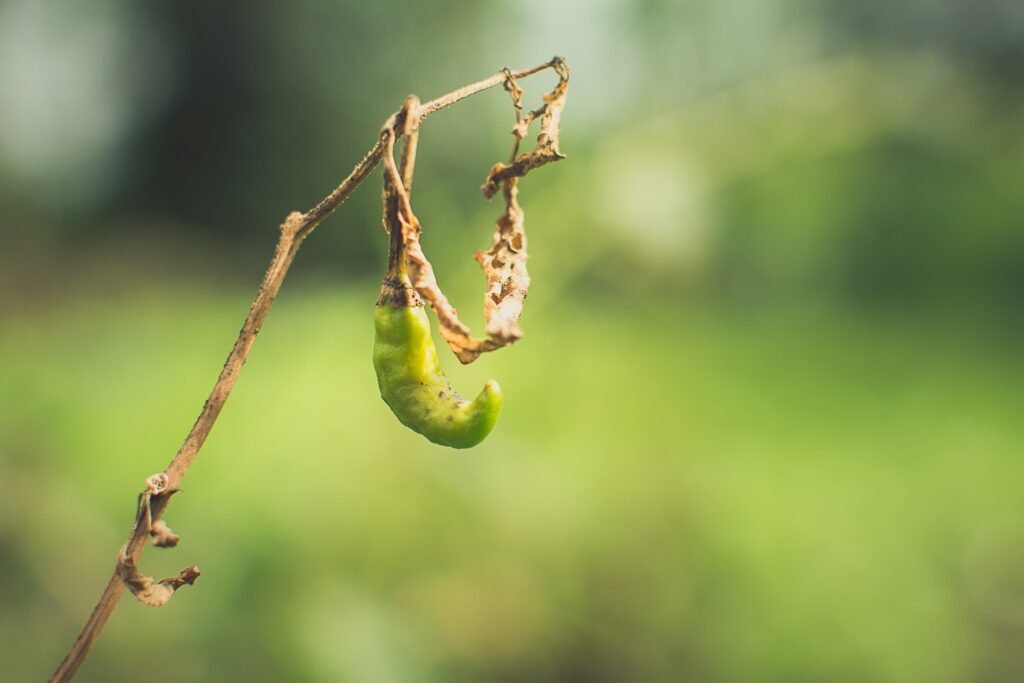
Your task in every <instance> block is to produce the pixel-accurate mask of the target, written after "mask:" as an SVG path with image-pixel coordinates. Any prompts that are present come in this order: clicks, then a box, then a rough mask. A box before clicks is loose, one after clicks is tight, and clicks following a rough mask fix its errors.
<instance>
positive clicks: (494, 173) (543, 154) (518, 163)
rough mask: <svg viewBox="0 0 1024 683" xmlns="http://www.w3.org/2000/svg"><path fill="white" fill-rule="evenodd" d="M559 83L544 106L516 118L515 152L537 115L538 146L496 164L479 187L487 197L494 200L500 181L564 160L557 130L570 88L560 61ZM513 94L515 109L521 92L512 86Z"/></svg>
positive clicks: (513, 131)
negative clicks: (504, 162)
mask: <svg viewBox="0 0 1024 683" xmlns="http://www.w3.org/2000/svg"><path fill="white" fill-rule="evenodd" d="M554 68H555V71H557V72H558V75H559V77H560V80H559V81H558V85H556V86H555V89H554V90H552V91H551V92H549V93H547V94H546V95H544V104H543V105H542V106H541V107H540V108H539V109H536V110H534V111H531V112H530V113H529V114H527V115H526V116H525V117H522V118H519V117H518V116H517V117H516V125H515V127H514V128H513V129H512V134H513V135H515V136H516V150H517V151H518V149H519V141H520V140H522V139H523V138H525V137H526V129H527V127H528V126H529V125H530V123H531V122H532V121H533V120H534V119H536V118H537V117H538V116H540V134H539V135H537V143H536V145H535V146H534V148H533V150H531V151H529V152H523V153H522V154H520V155H518V156H515V155H513V159H512V161H511V162H510V163H507V164H495V165H494V166H492V167H491V170H490V172H489V173H488V174H487V179H486V180H485V181H484V184H483V185H482V186H481V187H480V190H481V191H482V192H483V193H484V196H485V197H487V198H491V197H493V196H494V195H495V194H497V193H498V190H499V189H501V184H502V182H503V181H507V180H512V179H515V178H522V177H523V176H525V175H526V174H527V173H529V172H530V171H532V170H533V169H535V168H539V167H541V166H543V165H545V164H548V163H550V162H552V161H559V160H560V159H564V158H565V155H563V154H562V152H561V151H560V150H559V149H558V131H559V125H560V124H561V121H562V110H563V109H564V108H565V96H566V92H567V89H568V87H569V67H568V66H567V65H566V64H565V62H563V61H562V60H561V59H559V60H558V61H557V62H556V63H555V65H554ZM508 89H509V91H510V92H511V93H512V98H513V101H514V102H515V104H516V107H517V110H518V98H519V94H520V93H521V92H522V91H520V90H519V89H518V87H517V86H515V85H514V84H513V86H512V87H511V88H508Z"/></svg>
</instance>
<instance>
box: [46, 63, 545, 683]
mask: <svg viewBox="0 0 1024 683" xmlns="http://www.w3.org/2000/svg"><path fill="white" fill-rule="evenodd" d="M560 64H563V62H562V60H561V58H558V57H556V58H554V59H552V60H551V61H548V62H545V63H543V64H539V65H537V66H534V67H531V68H529V69H522V70H520V71H515V72H509V71H508V70H507V69H506V70H504V71H502V72H499V73H498V74H495V75H494V76H491V77H489V78H485V79H483V80H481V81H478V82H476V83H472V84H470V85H467V86H465V87H463V88H459V89H458V90H454V91H452V92H450V93H447V94H445V95H442V96H441V97H438V98H436V99H434V100H430V101H429V102H426V103H424V104H422V105H419V106H418V107H416V113H417V124H418V122H419V121H422V120H423V119H425V118H426V117H427V116H429V115H430V114H433V113H434V112H438V111H440V110H442V109H444V108H446V107H449V106H451V105H452V104H455V103H456V102H458V101H459V100H462V99H465V98H466V97H469V96H471V95H475V94H477V93H480V92H483V91H485V90H488V89H489V88H493V87H494V86H496V85H501V84H502V83H504V82H505V81H506V80H507V79H508V78H513V79H515V78H526V77H528V76H531V75H533V74H536V73H540V72H541V71H544V70H546V69H555V70H556V71H558V69H559V66H558V65H560ZM559 73H561V72H559ZM408 110H409V108H408V107H405V108H403V110H402V111H400V112H398V113H396V114H395V115H393V116H392V117H391V118H390V119H389V120H388V124H387V127H386V129H385V130H384V131H383V132H382V133H381V135H380V136H379V137H378V138H377V141H376V142H375V143H374V145H373V146H372V147H371V148H370V150H369V151H368V152H367V153H366V155H365V156H364V157H363V159H362V160H361V161H360V162H359V163H358V164H356V167H355V168H354V169H352V172H351V173H349V175H348V176H347V177H346V178H345V179H344V180H343V181H342V182H341V184H339V185H338V186H337V187H336V188H335V189H334V190H332V191H331V193H330V194H328V195H327V196H326V197H324V199H323V200H321V201H320V202H319V203H318V204H317V205H316V206H314V207H313V208H312V209H310V210H309V211H307V212H306V213H300V212H297V211H296V212H293V213H291V214H289V215H288V217H287V218H285V221H284V222H283V223H282V224H281V226H280V234H279V236H278V241H277V246H276V247H275V249H274V256H273V259H272V260H271V262H270V265H269V266H268V267H267V271H266V273H264V275H263V281H262V283H261V284H260V288H259V291H258V292H257V294H256V298H255V299H254V300H253V302H252V305H251V306H250V308H249V314H248V315H247V316H246V319H245V323H244V324H243V325H242V329H241V331H240V332H239V333H238V339H237V340H236V341H235V344H234V346H233V347H232V348H231V352H230V353H229V354H228V357H227V360H226V361H225V362H224V367H223V369H222V370H221V372H220V375H219V376H218V377H217V381H216V383H215V384H214V386H213V390H212V391H211V392H210V396H209V398H207V399H206V403H205V404H204V405H203V409H202V411H201V412H200V414H199V417H198V418H197V419H196V422H195V424H194V425H193V426H192V429H191V430H190V431H189V433H188V436H187V437H186V438H185V441H184V443H182V445H181V448H180V449H178V452H177V453H176V454H175V456H174V458H173V459H172V460H171V462H170V464H169V465H168V466H167V468H166V469H165V470H164V471H163V472H161V473H159V474H156V475H153V476H152V477H150V478H149V480H147V486H146V490H145V491H143V493H142V494H140V501H139V508H138V511H137V514H136V516H135V522H134V524H133V525H132V529H131V533H130V535H129V537H128V541H127V542H126V543H125V544H124V546H123V547H122V548H121V550H120V552H119V553H118V558H117V564H116V567H115V570H114V573H113V575H112V576H111V578H110V580H109V581H108V582H107V586H106V588H105V589H104V590H103V593H102V595H100V599H99V602H98V603H97V604H96V607H95V608H94V609H93V611H92V614H91V615H90V616H89V619H88V621H86V623H85V626H84V627H83V628H82V631H81V633H80V634H79V635H78V638H77V639H76V640H75V642H74V644H73V645H72V646H71V649H70V650H69V651H68V653H67V655H66V656H65V658H64V660H63V661H62V662H61V664H60V666H59V667H58V668H57V671H56V672H54V674H53V676H52V677H51V678H50V683H63V682H65V681H70V680H71V679H72V678H73V677H74V675H75V673H76V672H77V671H78V669H79V667H81V665H82V663H83V662H84V661H85V658H86V657H87V656H88V654H89V651H90V650H91V649H92V646H93V645H94V644H95V642H96V640H97V639H98V638H99V636H100V633H102V631H103V627H104V626H105V625H106V623H107V621H108V620H109V619H110V615H111V614H112V613H113V611H114V608H115V607H116V606H117V604H118V601H119V600H120V598H121V595H122V594H123V593H124V588H125V586H127V587H128V588H129V589H130V590H131V591H132V592H133V593H134V595H135V596H136V597H137V598H138V599H139V601H140V602H142V603H144V604H147V605H152V606H160V605H163V604H166V603H167V601H168V600H169V599H170V597H171V596H172V595H173V594H174V592H175V591H176V590H177V589H178V588H180V587H181V586H184V585H186V584H189V585H191V584H192V583H194V582H195V580H196V578H197V577H198V576H199V570H198V569H197V568H196V567H195V565H192V566H189V567H186V568H185V569H183V570H182V571H181V573H180V574H179V575H178V576H176V577H173V578H169V579H163V580H162V581H157V580H155V579H154V578H152V577H149V576H144V575H142V574H140V573H139V571H138V564H139V558H140V557H141V555H142V552H143V550H144V549H145V547H146V540H147V539H148V538H152V540H153V544H154V545H155V546H157V547H161V548H165V547H173V546H175V545H177V543H178V540H179V537H178V536H177V535H176V534H174V533H173V532H172V531H171V530H170V527H168V526H167V524H166V523H165V522H164V521H163V520H162V519H161V517H162V516H163V513H164V511H165V510H166V508H167V505H168V503H169V502H170V499H171V497H172V496H173V495H174V494H175V493H177V492H178V491H179V488H178V485H179V483H180V482H181V479H182V478H183V477H184V476H185V474H186V473H187V472H188V469H189V467H191V465H192V463H193V461H194V460H195V458H196V456H197V455H198V453H199V451H200V449H201V448H202V447H203V444H204V443H205V442H206V438H207V437H208V436H209V434H210V431H211V430H212V429H213V425H214V423H215V422H216V421H217V418H218V417H219V415H220V412H221V410H222V409H223V407H224V404H225V402H226V401H227V399H228V396H229V395H230V394H231V390H232V389H233V388H234V385H235V381H236V380H237V379H238V375H239V373H241V371H242V367H243V366H244V365H245V360H246V358H247V357H248V356H249V352H250V351H251V350H252V346H253V344H254V343H255V341H256V337H257V335H258V334H259V332H260V330H261V329H262V328H263V323H264V322H265V321H266V318H267V314H268V313H269V312H270V307H271V306H272V305H273V303H274V299H275V298H276V297H277V293H278V291H279V290H280V288H281V284H282V283H283V282H284V278H285V275H287V273H288V269H289V268H290V267H291V264H292V261H293V260H294V259H295V255H296V254H297V253H298V250H299V247H300V246H301V245H302V242H303V240H305V238H306V237H307V236H308V235H309V234H310V233H311V232H312V231H313V229H314V228H316V226H317V225H319V224H320V222H321V221H322V220H323V219H324V218H326V217H327V216H329V215H330V214H331V213H332V212H333V211H334V210H335V209H337V208H338V207H339V206H340V205H341V204H342V203H343V202H344V201H345V200H346V199H348V198H349V197H350V196H351V195H352V193H353V192H355V190H356V189H357V188H358V187H359V185H360V183H362V182H363V180H365V179H366V177H367V176H368V175H370V173H371V172H372V171H373V169H374V168H376V166H377V164H378V163H380V161H381V158H382V156H383V154H384V152H385V150H386V149H387V148H388V142H389V139H390V142H391V144H392V145H393V141H394V139H395V138H396V137H399V136H401V135H402V134H403V133H404V132H405V131H406V126H405V120H404V116H405V112H407V111H408ZM412 153H413V154H414V153H415V149H414V148H413V150H412ZM409 176H410V177H409V182H410V183H411V170H410V173H409ZM406 201H408V200H407V199H406Z"/></svg>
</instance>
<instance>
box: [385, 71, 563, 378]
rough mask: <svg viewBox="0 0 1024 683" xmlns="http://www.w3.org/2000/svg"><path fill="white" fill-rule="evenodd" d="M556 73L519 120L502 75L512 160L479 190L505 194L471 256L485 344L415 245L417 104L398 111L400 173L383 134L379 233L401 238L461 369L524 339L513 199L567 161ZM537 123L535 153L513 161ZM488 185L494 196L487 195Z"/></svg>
mask: <svg viewBox="0 0 1024 683" xmlns="http://www.w3.org/2000/svg"><path fill="white" fill-rule="evenodd" d="M554 68H555V70H556V71H557V72H558V74H559V76H560V80H559V82H558V84H557V85H556V86H555V88H554V90H553V91H552V92H551V93H548V94H547V95H545V96H544V105H542V106H541V107H540V108H539V109H536V110H534V111H531V112H530V113H528V114H527V115H526V116H525V117H522V116H520V111H521V106H520V98H521V97H522V90H521V89H520V88H519V87H518V84H517V83H516V82H515V79H513V78H512V75H511V73H510V72H507V76H508V80H507V82H506V86H505V87H506V90H508V91H509V92H510V94H511V95H512V100H513V104H514V106H515V109H516V125H515V127H514V128H513V131H512V133H513V135H515V137H516V142H515V147H514V149H513V158H514V160H513V161H512V163H510V164H497V165H495V166H494V167H493V168H492V169H491V172H490V173H489V174H488V177H487V182H486V183H485V184H484V186H483V188H482V189H483V191H484V194H485V195H486V196H488V197H490V196H493V194H494V193H495V192H497V189H498V188H499V187H500V188H502V189H503V190H504V195H505V211H504V213H503V214H502V215H501V216H500V217H499V218H498V221H497V224H496V226H495V230H494V235H493V239H492V244H491V247H490V249H488V250H487V251H479V252H477V253H476V254H474V258H475V259H476V260H477V262H478V263H479V264H480V266H481V268H483V271H484V277H485V278H486V280H487V290H486V292H485V294H484V318H485V321H486V331H487V338H486V339H479V338H475V337H473V335H472V331H471V330H470V328H469V327H468V326H467V325H466V324H465V323H463V322H462V321H461V320H460V319H459V316H458V312H457V310H456V309H455V307H454V306H452V304H451V302H450V301H449V300H448V297H447V296H445V294H444V292H443V291H442V290H441V287H440V286H439V285H438V283H437V278H436V276H435V275H434V268H433V266H432V265H431V263H430V261H429V260H428V259H427V257H426V254H424V253H423V247H422V246H421V245H420V241H419V240H420V233H421V232H422V228H421V226H420V223H419V219H417V218H416V215H415V214H414V213H413V211H412V205H411V202H410V199H409V191H408V190H409V187H410V185H411V182H412V169H413V165H414V163H415V153H416V143H417V138H418V133H419V126H418V115H417V111H416V108H417V106H418V100H412V99H410V100H407V101H406V105H405V107H404V108H403V110H402V112H401V113H402V114H404V116H405V121H404V124H405V125H404V130H403V132H404V135H405V137H406V146H405V150H404V153H403V156H402V161H401V167H402V168H401V170H400V169H399V168H398V166H397V165H396V164H395V160H394V145H395V137H396V136H395V135H394V133H393V132H389V131H390V129H388V128H386V129H385V134H386V150H385V153H384V155H383V160H384V165H385V171H384V224H385V229H386V230H387V231H388V232H389V233H393V231H399V232H398V234H400V235H401V236H402V240H401V244H400V245H399V248H401V249H402V251H404V257H405V265H406V267H407V269H408V274H409V278H410V280H411V282H412V285H413V287H415V289H416V291H417V292H419V294H420V296H422V297H423V298H424V299H425V300H426V301H427V303H429V304H430V307H431V308H432V309H433V310H434V312H435V313H436V314H437V319H438V326H439V328H440V331H441V336H443V337H444V339H445V341H446V342H447V343H448V346H449V347H450V348H451V349H452V351H453V352H454V353H455V356H456V358H458V359H459V361H460V362H462V363H472V362H473V361H474V360H476V359H477V358H478V357H479V356H480V354H482V353H485V352H488V351H494V350H496V349H499V348H501V347H503V346H507V345H509V344H512V343H513V342H515V341H517V340H518V339H520V338H522V336H523V333H522V330H520V329H519V326H518V320H519V317H520V316H521V315H522V312H523V304H524V302H525V300H526V296H527V293H528V291H529V287H530V276H529V273H528V272H527V269H526V258H527V251H526V232H525V230H524V220H523V219H524V214H523V210H522V207H521V206H520V205H519V202H518V201H517V198H516V196H517V194H518V191H519V190H518V188H517V185H516V183H517V180H518V179H519V178H520V177H522V176H524V175H526V174H527V173H528V172H529V171H530V170H531V169H533V168H538V167H540V166H543V165H544V164H546V163H549V162H551V161H557V160H558V159H563V158H565V157H564V156H563V155H562V154H561V152H560V151H559V149H558V127H559V122H560V119H561V112H562V108H563V107H564V103H565V94H566V88H567V87H568V81H569V71H568V67H567V66H566V65H565V63H564V62H562V61H561V60H558V61H557V62H556V63H555V65H554ZM537 117H540V128H541V130H540V134H539V135H538V136H537V144H536V147H535V148H534V150H533V151H531V152H527V153H524V154H521V155H519V156H516V152H517V151H518V149H519V143H520V142H521V140H522V139H523V138H524V137H525V136H526V131H527V127H528V126H529V124H530V122H532V121H533V120H535V119H536V118H537ZM492 187H493V190H490V188H492ZM396 243H397V240H392V245H393V247H392V251H394V249H395V247H394V245H395V244H396ZM397 256H398V255H397V254H392V255H391V256H389V271H390V268H392V267H393V266H394V261H395V257H397Z"/></svg>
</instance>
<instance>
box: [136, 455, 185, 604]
mask: <svg viewBox="0 0 1024 683" xmlns="http://www.w3.org/2000/svg"><path fill="white" fill-rule="evenodd" d="M155 476H156V475H155ZM159 481H162V480H158V479H155V478H154V477H150V479H149V480H148V481H147V490H145V491H143V492H142V494H141V495H140V496H139V507H138V512H137V513H136V515H135V524H136V527H141V528H142V529H143V530H145V532H146V533H149V534H150V535H152V536H153V538H154V542H155V543H156V545H158V546H161V545H162V546H163V547H168V546H171V545H175V544H177V542H178V540H180V539H179V537H178V536H177V534H174V533H173V532H172V531H171V530H170V527H168V526H167V525H166V524H163V523H162V522H160V521H157V522H154V521H153V513H152V504H151V499H152V497H153V495H154V494H153V491H154V490H159V491H166V490H167V487H166V486H164V487H160V486H154V483H157V482H159ZM172 538H173V543H172V542H171V540H172ZM117 575H118V577H119V578H120V579H121V581H122V582H123V583H124V585H125V587H127V588H128V590H130V591H131V592H132V593H133V594H134V595H135V597H136V598H137V599H138V601H139V602H141V603H142V604H143V605H148V606H149V607H162V606H163V605H166V604H167V602H168V601H169V600H170V599H171V597H173V596H174V592H175V591H176V590H178V589H179V588H181V587H182V586H184V585H186V584H188V585H190V586H191V585H192V584H193V583H195V581H196V579H197V578H199V568H198V567H196V566H195V565H190V566H188V567H185V568H184V569H182V570H181V571H180V572H179V573H178V575H177V576H174V577H171V578H167V579H163V580H161V581H157V580H156V579H154V578H153V577H152V576H145V575H144V574H141V573H140V572H139V567H138V563H137V561H136V560H135V559H134V558H133V557H132V556H131V555H129V554H128V544H125V545H124V546H122V547H121V551H120V552H119V553H118V555H117Z"/></svg>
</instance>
